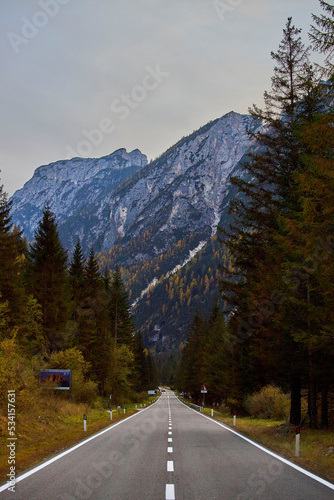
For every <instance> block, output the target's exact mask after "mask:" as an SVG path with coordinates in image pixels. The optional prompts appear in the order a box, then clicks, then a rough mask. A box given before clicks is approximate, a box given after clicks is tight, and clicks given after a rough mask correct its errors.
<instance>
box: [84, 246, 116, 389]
mask: <svg viewBox="0 0 334 500" xmlns="http://www.w3.org/2000/svg"><path fill="white" fill-rule="evenodd" d="M84 293H85V298H84V300H83V301H82V306H81V308H80V318H79V320H78V342H79V343H78V346H79V348H80V349H81V350H82V353H83V355H84V357H85V359H86V360H87V361H88V362H89V363H90V365H91V375H92V378H93V379H94V380H95V381H96V382H97V383H98V387H99V391H100V394H104V392H105V383H106V380H107V378H108V375H109V369H110V363H111V335H110V329H109V322H108V297H107V294H106V292H105V290H104V282H103V279H102V277H101V274H100V271H99V265H98V262H97V259H96V256H95V252H94V250H93V249H91V250H90V253H89V256H88V259H87V261H86V263H85V267H84Z"/></svg>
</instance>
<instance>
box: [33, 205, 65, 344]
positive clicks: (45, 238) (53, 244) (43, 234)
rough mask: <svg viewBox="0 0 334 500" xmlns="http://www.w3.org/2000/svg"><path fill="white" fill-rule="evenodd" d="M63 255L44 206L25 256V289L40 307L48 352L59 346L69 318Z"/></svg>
mask: <svg viewBox="0 0 334 500" xmlns="http://www.w3.org/2000/svg"><path fill="white" fill-rule="evenodd" d="M66 263H67V254H66V252H65V251H64V249H63V247H62V245H61V242H60V239H59V235H58V230H57V223H56V218H55V215H54V214H53V213H52V212H51V209H50V207H49V205H46V207H45V209H44V212H43V217H42V220H41V221H40V223H39V225H38V228H37V230H36V232H35V241H34V243H33V244H32V245H31V246H30V248H29V251H28V255H27V266H26V271H27V272H26V278H27V285H28V289H29V291H30V292H31V293H32V294H33V296H34V297H35V298H36V299H37V301H38V303H39V304H40V305H41V307H42V315H43V322H42V324H43V329H44V331H45V334H46V336H47V339H48V348H49V349H50V350H51V351H57V350H60V349H63V348H64V347H65V346H66V343H67V338H66V333H65V327H66V323H67V321H68V319H69V286H68V274H67V266H66Z"/></svg>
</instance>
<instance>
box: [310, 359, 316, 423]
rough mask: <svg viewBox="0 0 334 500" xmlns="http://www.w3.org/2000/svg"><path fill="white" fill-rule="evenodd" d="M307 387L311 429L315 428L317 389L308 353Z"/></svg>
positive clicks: (311, 360)
mask: <svg viewBox="0 0 334 500" xmlns="http://www.w3.org/2000/svg"><path fill="white" fill-rule="evenodd" d="M308 362H309V363H308V365H309V366H308V368H309V387H308V414H309V417H310V427H311V429H316V428H317V388H316V383H315V376H314V367H313V355H312V352H311V351H310V350H309V352H308Z"/></svg>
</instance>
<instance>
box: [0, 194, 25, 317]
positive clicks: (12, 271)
mask: <svg viewBox="0 0 334 500" xmlns="http://www.w3.org/2000/svg"><path fill="white" fill-rule="evenodd" d="M11 205H12V202H11V201H8V197H7V193H6V192H5V191H4V187H3V186H2V185H1V186H0V293H1V298H0V300H1V301H2V302H6V303H7V305H8V319H9V322H10V325H11V326H13V325H14V324H18V322H19V321H20V319H23V318H24V312H23V310H24V306H25V302H26V299H25V293H24V290H23V283H22V279H21V276H22V264H23V262H24V256H23V252H24V244H23V241H22V237H21V236H22V232H21V231H19V230H18V229H17V228H16V227H13V223H12V218H11V215H10V210H11Z"/></svg>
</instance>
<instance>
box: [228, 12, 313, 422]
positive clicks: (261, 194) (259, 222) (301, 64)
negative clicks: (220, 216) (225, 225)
mask: <svg viewBox="0 0 334 500" xmlns="http://www.w3.org/2000/svg"><path fill="white" fill-rule="evenodd" d="M283 35H284V36H283V39H282V42H281V43H280V45H279V49H278V51H277V52H272V54H271V55H272V58H273V59H274V61H275V68H274V75H273V77H272V89H271V92H265V94H264V100H265V109H264V110H262V109H259V108H258V107H257V106H255V105H254V106H253V108H252V109H251V110H250V112H251V115H252V116H253V118H255V119H256V120H259V121H261V122H262V128H261V129H260V130H258V131H255V132H252V133H251V137H253V138H254V139H255V140H256V146H255V149H254V150H253V151H252V152H251V153H250V155H249V158H248V160H247V162H246V163H245V165H244V166H245V169H246V171H247V172H248V174H249V178H251V181H249V180H245V179H234V180H233V182H234V184H235V185H236V186H237V187H238V190H239V193H243V195H244V198H241V199H240V198H239V199H237V200H236V201H234V202H233V203H232V204H231V211H233V212H234V214H235V218H234V223H233V225H232V227H231V230H230V232H228V231H225V234H224V236H225V238H226V239H227V241H226V244H227V247H228V249H229V250H230V252H231V254H232V257H233V259H234V269H235V271H233V272H232V273H231V272H229V270H228V269H225V273H226V276H227V278H226V279H225V280H223V281H222V286H223V295H224V299H225V300H226V301H228V302H230V303H231V305H232V308H234V314H233V315H232V316H231V325H232V327H233V329H234V332H235V333H236V336H237V339H236V341H238V342H241V343H243V344H244V347H243V348H241V349H240V354H241V355H242V353H243V354H245V348H246V356H247V358H248V364H249V366H250V367H251V366H252V365H255V366H257V367H258V370H257V372H258V373H260V372H261V371H262V372H263V373H266V374H267V376H268V375H269V376H276V375H275V372H274V367H275V365H276V366H279V367H281V368H282V371H281V377H282V378H281V380H280V381H281V383H284V382H287V381H288V380H290V383H291V384H293V383H295V384H299V378H300V376H301V375H302V374H301V372H300V370H301V366H302V361H301V360H300V359H299V357H298V349H296V345H295V344H294V339H293V336H292V335H291V322H290V321H287V318H286V317H284V316H283V317H281V316H280V313H281V307H280V306H281V304H282V301H283V300H284V299H282V297H284V293H285V291H286V285H285V283H284V281H283V280H282V274H283V273H282V262H283V256H282V252H281V251H280V249H279V246H278V245H277V242H278V241H280V238H282V237H284V235H285V229H284V227H283V228H282V224H281V219H282V218H283V217H285V216H286V215H287V214H291V213H293V212H294V211H296V210H298V208H299V206H300V204H299V199H298V196H297V194H296V184H295V174H296V172H298V171H300V170H301V169H302V168H303V163H302V154H303V148H302V147H301V145H300V141H299V139H298V134H297V126H298V120H299V117H300V112H299V106H300V103H301V102H302V101H303V99H304V97H305V95H307V88H308V82H309V75H310V64H309V60H308V52H309V51H308V49H305V47H304V45H303V43H302V41H301V38H300V30H298V29H296V28H295V26H293V24H292V20H291V18H289V19H288V21H287V24H286V27H285V29H284V30H283ZM289 319H291V318H289ZM254 332H256V336H255V335H254ZM260 346H263V348H262V349H259V347H260ZM265 346H266V347H265ZM269 347H272V349H271V350H270V352H268V348H269ZM261 350H262V352H263V353H265V351H266V352H267V354H266V355H265V356H262V358H261V359H259V357H258V354H257V353H259V352H261ZM279 353H282V356H281V358H280V359H277V355H278V354H279ZM283 353H284V354H283ZM254 354H255V356H256V358H255V359H254V358H253V360H251V356H254ZM259 361H260V362H261V364H259ZM268 361H269V363H268ZM259 382H260V380H259ZM292 394H293V395H295V394H296V391H295V390H294V388H292ZM296 398H297V400H298V401H299V405H297V406H298V408H299V411H297V413H296V414H294V415H292V414H291V421H292V422H293V423H296V424H297V423H300V395H299V394H297V396H296ZM292 408H296V405H294V404H292ZM297 421H298V422H297Z"/></svg>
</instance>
